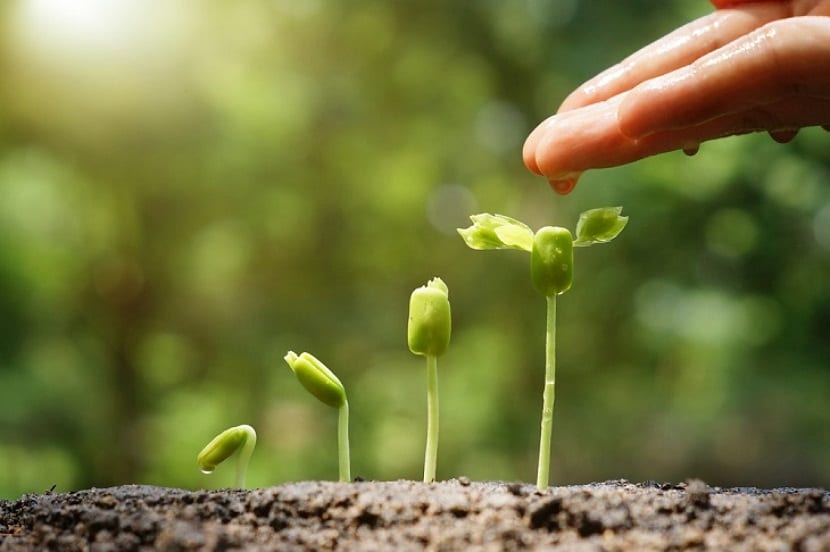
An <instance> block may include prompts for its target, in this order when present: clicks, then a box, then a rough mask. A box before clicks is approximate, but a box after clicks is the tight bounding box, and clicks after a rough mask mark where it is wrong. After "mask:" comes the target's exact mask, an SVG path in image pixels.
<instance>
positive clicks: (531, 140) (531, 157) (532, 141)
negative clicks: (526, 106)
mask: <svg viewBox="0 0 830 552" xmlns="http://www.w3.org/2000/svg"><path fill="white" fill-rule="evenodd" d="M541 127H542V125H541V124H540V125H539V126H537V127H536V128H535V129H533V131H532V132H531V133H530V134H529V135H528V137H527V138H526V139H525V143H524V145H523V146H522V160H523V161H524V164H525V167H527V168H528V170H530V172H533V173H536V174H538V175H540V176H541V175H542V170H541V169H540V168H539V163H538V162H537V161H536V151H537V149H538V145H539V139H540V138H541V135H542V132H543V130H542V128H541Z"/></svg>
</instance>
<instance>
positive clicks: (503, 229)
mask: <svg viewBox="0 0 830 552" xmlns="http://www.w3.org/2000/svg"><path fill="white" fill-rule="evenodd" d="M620 213H622V207H604V208H601V209H592V210H590V211H585V212H584V213H582V214H581V215H580V216H579V222H577V224H576V240H574V239H573V236H572V235H571V233H570V231H569V230H567V229H566V228H561V227H558V226H545V227H544V228H540V229H539V230H538V231H537V232H536V233H535V234H534V233H533V231H532V230H531V229H530V228H529V227H528V226H527V225H526V224H524V223H522V222H519V221H518V220H515V219H512V218H510V217H505V216H503V215H490V214H486V213H485V214H481V215H473V216H472V217H470V219H471V220H472V221H473V225H472V226H470V227H469V228H464V229H459V230H458V233H459V234H461V237H462V238H464V241H465V242H466V243H467V245H468V246H470V247H471V248H473V249H481V250H485V249H520V250H524V251H528V252H530V277H531V280H532V282H533V286H534V287H535V288H536V290H537V291H538V292H539V293H541V294H542V295H544V296H545V298H546V300H547V332H546V338H545V387H544V391H543V395H542V424H541V425H542V428H541V435H540V437H539V467H538V470H537V472H536V486H537V487H539V488H540V489H542V488H544V487H547V486H548V477H549V474H550V438H551V432H552V429H553V402H554V396H555V388H556V296H557V295H561V294H563V293H565V292H566V291H568V290H569V289H570V288H571V284H573V248H574V246H577V247H587V246H589V245H592V244H595V243H604V242H609V241H611V240H613V239H614V238H616V237H617V235H618V234H619V233H620V232H622V229H623V228H625V225H626V224H627V223H628V217H623V216H621V215H620Z"/></svg>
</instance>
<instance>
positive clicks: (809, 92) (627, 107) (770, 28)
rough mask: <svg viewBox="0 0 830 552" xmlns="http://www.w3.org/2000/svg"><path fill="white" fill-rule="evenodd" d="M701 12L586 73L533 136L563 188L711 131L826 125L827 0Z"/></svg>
mask: <svg viewBox="0 0 830 552" xmlns="http://www.w3.org/2000/svg"><path fill="white" fill-rule="evenodd" d="M712 3H713V4H714V5H715V7H716V8H719V9H718V10H717V11H715V12H714V13H712V14H710V15H708V16H705V17H702V18H700V19H698V20H696V21H693V22H691V23H689V24H687V25H685V26H683V27H681V28H679V29H677V30H676V31H674V32H672V33H670V34H669V35H667V36H665V37H663V38H661V39H659V40H657V41H656V42H653V43H652V44H650V45H648V46H646V47H645V48H643V49H641V50H640V51H638V52H636V53H634V54H633V55H631V56H630V57H628V58H627V59H625V60H623V61H622V62H621V63H619V64H618V65H615V66H614V67H611V68H609V69H607V70H606V71H604V72H602V73H600V74H599V75H597V76H596V77H594V78H593V79H591V80H589V81H588V82H586V83H585V84H583V85H582V86H580V87H579V88H578V89H577V90H575V91H574V92H573V93H571V95H570V96H568V98H567V99H566V100H565V101H564V102H563V103H562V105H561V107H560V108H559V111H558V112H557V114H556V115H553V116H551V117H549V118H548V119H546V120H545V121H543V122H542V123H541V124H539V126H537V127H536V129H535V130H533V132H531V134H530V136H528V138H527V140H526V141H525V145H524V150H523V157H524V162H525V165H526V166H527V167H528V168H529V169H530V170H531V171H533V172H535V173H537V174H540V175H544V176H546V177H547V178H548V180H549V181H550V183H551V187H553V189H554V190H556V191H557V192H559V193H568V192H569V191H571V189H573V187H574V185H575V184H576V180H577V178H578V177H579V175H580V174H581V173H582V172H583V171H585V170H587V169H592V168H602V167H613V166H617V165H622V164H625V163H630V162H632V161H636V160H638V159H642V158H644V157H648V156H650V155H655V154H658V153H663V152H666V151H671V150H677V149H682V150H684V151H686V152H687V153H690V154H693V153H695V152H696V151H697V148H698V145H699V144H700V143H701V142H705V141H706V140H712V139H714V138H721V137H724V136H731V135H736V134H745V133H749V132H755V131H767V132H769V133H770V135H771V136H772V137H773V138H774V139H775V140H777V141H779V142H787V141H789V140H791V139H792V138H793V137H794V136H795V134H796V133H797V131H798V129H799V128H802V127H807V126H814V125H822V126H824V127H825V128H827V129H829V130H830V17H828V16H830V0H765V1H760V2H752V1H747V0H733V1H728V0H712Z"/></svg>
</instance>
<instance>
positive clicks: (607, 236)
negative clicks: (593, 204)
mask: <svg viewBox="0 0 830 552" xmlns="http://www.w3.org/2000/svg"><path fill="white" fill-rule="evenodd" d="M620 213H622V207H600V208H599V209H591V210H589V211H585V212H584V213H582V214H581V215H579V222H577V223H576V240H574V245H575V246H577V247H587V246H589V245H592V244H595V243H605V242H610V241H611V240H613V239H614V238H616V237H617V236H618V235H619V233H620V232H622V230H623V228H625V225H626V224H628V217H623V216H621V215H620Z"/></svg>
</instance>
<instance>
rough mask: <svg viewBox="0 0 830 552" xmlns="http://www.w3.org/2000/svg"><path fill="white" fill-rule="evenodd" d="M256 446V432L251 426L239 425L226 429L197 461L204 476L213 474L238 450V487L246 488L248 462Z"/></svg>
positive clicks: (204, 450) (208, 445) (203, 450)
mask: <svg viewBox="0 0 830 552" xmlns="http://www.w3.org/2000/svg"><path fill="white" fill-rule="evenodd" d="M255 446H256V431H254V428H252V427H251V426H249V425H239V426H236V427H232V428H230V429H226V430H225V431H223V432H222V433H220V434H219V435H217V436H216V437H214V438H213V440H212V441H211V442H210V443H208V444H207V446H205V448H203V449H202V452H200V453H199V456H198V457H197V459H196V461H197V462H198V463H199V469H200V470H202V473H204V474H210V473H213V471H214V470H215V469H216V466H218V465H219V464H221V463H222V462H224V461H225V460H227V459H228V458H229V457H230V456H231V455H232V454H233V453H235V452H236V451H237V450H238V451H239V458H237V463H236V486H237V487H238V488H240V489H244V488H245V475H246V473H247V471H248V462H249V461H250V459H251V454H252V453H253V452H254V447H255Z"/></svg>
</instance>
